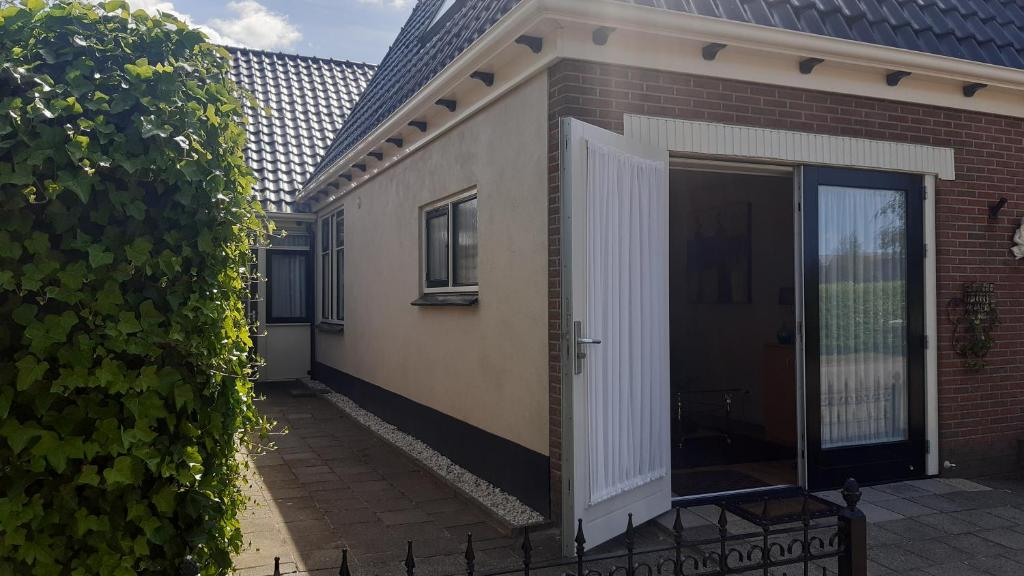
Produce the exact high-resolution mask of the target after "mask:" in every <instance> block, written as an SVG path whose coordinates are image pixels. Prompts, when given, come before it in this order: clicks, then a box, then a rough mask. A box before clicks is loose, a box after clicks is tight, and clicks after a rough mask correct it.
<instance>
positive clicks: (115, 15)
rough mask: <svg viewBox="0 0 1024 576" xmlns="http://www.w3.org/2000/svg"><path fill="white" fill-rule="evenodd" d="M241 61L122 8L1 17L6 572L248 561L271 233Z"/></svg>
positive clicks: (0, 332) (112, 572) (2, 539)
mask: <svg viewBox="0 0 1024 576" xmlns="http://www.w3.org/2000/svg"><path fill="white" fill-rule="evenodd" d="M228 57H229V56H228V54H227V53H226V52H225V51H223V49H221V48H218V47H216V46H213V45H210V44H208V43H207V41H206V39H205V37H204V36H202V35H201V34H200V33H199V32H197V31H196V30H194V29H190V28H189V27H188V26H186V25H185V24H184V23H182V22H181V21H179V20H177V19H175V18H174V17H172V16H170V15H162V16H159V17H151V16H148V15H147V14H146V13H144V12H141V11H136V12H132V11H130V8H129V7H128V6H127V4H126V3H125V2H123V1H121V0H112V1H108V2H102V3H100V4H98V5H93V4H88V3H78V2H73V1H70V0H54V1H51V2H44V0H17V1H16V2H14V3H13V4H12V3H11V2H0V574H5V575H6V574H17V575H39V576H43V575H54V576H56V575H61V576H63V575H69V576H79V575H91V574H97V575H100V574H102V575H103V576H128V575H133V574H174V573H176V571H177V569H178V566H179V565H180V564H181V562H182V559H183V558H184V557H185V556H186V555H192V556H193V557H194V558H195V560H196V561H198V563H199V564H200V565H201V566H203V567H204V568H203V573H204V574H221V573H226V572H227V571H228V569H229V567H230V565H231V558H230V556H231V553H232V552H233V551H236V550H238V549H239V547H240V546H241V544H242V536H241V533H240V531H239V525H238V519H237V517H238V515H239V512H240V511H241V509H242V507H243V506H244V504H245V500H244V497H243V494H242V492H241V490H240V476H241V475H242V473H243V472H244V470H243V466H244V464H243V462H244V461H243V460H242V459H241V458H239V452H240V451H241V450H244V449H246V448H247V447H249V446H250V445H251V443H252V442H258V441H259V438H260V437H261V434H262V433H263V432H265V430H266V422H265V421H264V420H263V419H262V418H261V417H260V416H259V415H258V414H257V413H256V411H255V410H254V407H253V402H252V401H253V396H252V394H253V393H252V385H251V376H252V374H253V369H252V366H251V364H250V348H251V341H250V336H249V329H248V326H247V321H246V316H245V310H244V299H245V297H246V288H247V282H248V280H249V279H248V277H247V274H248V266H249V263H250V258H251V255H250V246H252V245H254V244H255V243H257V242H260V241H262V239H263V234H264V233H265V227H266V224H265V219H264V217H263V215H262V213H261V211H260V208H259V205H258V204H257V203H256V202H255V201H254V200H253V199H252V196H251V189H252V184H253V178H252V174H251V171H250V170H249V168H248V167H247V166H246V164H245V162H244V159H243V155H242V149H243V145H244V140H245V136H244V132H243V129H242V127H241V126H240V124H241V122H242V110H241V106H240V103H239V101H238V100H237V98H236V96H235V95H233V89H232V85H231V83H230V81H229V79H228V72H229V68H228V66H229V62H228Z"/></svg>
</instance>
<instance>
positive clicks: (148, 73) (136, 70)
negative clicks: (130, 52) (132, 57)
mask: <svg viewBox="0 0 1024 576" xmlns="http://www.w3.org/2000/svg"><path fill="white" fill-rule="evenodd" d="M124 69H125V71H126V72H128V74H130V75H132V76H134V77H135V78H139V79H143V80H145V79H149V78H152V77H153V67H152V66H150V65H149V60H148V59H146V58H139V59H138V60H136V61H135V63H134V64H125V65H124Z"/></svg>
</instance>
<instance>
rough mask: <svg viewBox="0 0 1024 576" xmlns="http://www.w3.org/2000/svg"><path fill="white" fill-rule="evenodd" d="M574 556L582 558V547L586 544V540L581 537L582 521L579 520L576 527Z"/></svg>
mask: <svg viewBox="0 0 1024 576" xmlns="http://www.w3.org/2000/svg"><path fill="white" fill-rule="evenodd" d="M575 542H576V555H577V556H579V557H581V558H582V557H583V545H584V544H586V543H587V538H586V537H585V536H584V535H583V519H582V518H580V519H579V521H578V524H577V525H576V540H575Z"/></svg>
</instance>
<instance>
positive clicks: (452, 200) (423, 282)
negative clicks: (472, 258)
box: [419, 186, 480, 294]
mask: <svg viewBox="0 0 1024 576" xmlns="http://www.w3.org/2000/svg"><path fill="white" fill-rule="evenodd" d="M473 197H476V199H477V265H478V267H477V275H478V276H477V283H476V284H473V285H471V286H453V285H452V283H453V282H454V281H455V258H454V256H455V211H454V210H453V207H454V205H455V204H458V203H460V202H464V201H466V200H469V199H471V198H473ZM443 206H447V207H448V286H438V287H433V288H431V287H428V286H427V213H429V212H430V211H432V210H435V209H437V208H441V207H443ZM479 210H480V195H479V194H478V193H477V189H476V187H475V186H474V187H473V188H469V189H468V190H464V191H462V192H459V193H457V194H454V195H452V196H448V197H447V198H445V199H443V200H438V201H437V202H433V203H431V204H427V205H425V206H423V207H422V208H420V214H419V219H420V290H422V291H423V293H424V294H453V293H470V294H473V293H477V292H479V291H480V278H479V270H480V268H479V261H480V244H479V242H480V235H479V234H480V212H479Z"/></svg>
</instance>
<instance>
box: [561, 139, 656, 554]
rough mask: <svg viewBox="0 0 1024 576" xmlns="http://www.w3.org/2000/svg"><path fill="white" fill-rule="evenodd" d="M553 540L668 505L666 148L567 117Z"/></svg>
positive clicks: (599, 535) (637, 519) (641, 517)
mask: <svg viewBox="0 0 1024 576" xmlns="http://www.w3.org/2000/svg"><path fill="white" fill-rule="evenodd" d="M561 147H562V150H561V152H562V155H561V159H562V191H563V193H562V200H563V206H562V210H563V211H564V214H563V220H562V223H563V229H562V241H563V242H567V243H568V245H567V246H564V247H563V251H562V254H563V259H564V260H565V262H564V263H563V278H566V279H567V281H568V282H569V283H570V286H563V290H565V291H567V292H568V294H570V295H571V300H569V301H568V305H567V306H566V309H565V310H564V311H563V330H565V329H566V328H567V332H568V333H567V334H566V337H565V340H564V342H563V346H564V351H565V352H566V354H565V355H564V356H563V358H566V357H567V358H568V360H569V364H571V365H570V366H567V367H566V368H567V369H568V370H567V373H568V374H571V378H567V380H566V381H567V383H568V382H569V381H571V389H570V390H563V409H564V410H565V414H566V420H565V423H564V425H565V427H566V430H565V433H564V436H563V438H564V442H563V451H564V452H566V456H567V458H566V460H565V461H566V462H571V469H566V470H565V471H564V473H565V474H566V475H568V483H567V486H566V487H565V488H566V489H565V491H564V492H563V494H564V497H565V499H566V504H567V506H566V508H565V509H564V513H565V514H566V518H565V520H566V521H565V522H563V526H564V527H565V529H564V530H563V536H565V537H564V538H563V543H564V544H565V547H566V552H567V553H571V550H572V546H573V537H574V529H575V525H576V522H575V521H573V520H574V519H576V520H578V521H579V522H582V527H583V531H584V534H585V536H586V546H587V548H590V547H592V546H596V545H598V544H600V543H602V542H604V541H606V540H608V539H610V538H613V537H615V536H617V535H619V534H621V533H622V532H623V531H624V530H625V527H626V522H627V515H628V514H632V515H633V522H634V523H635V524H639V523H641V522H646V521H647V520H650V519H651V518H654V517H655V516H658V515H659V514H661V513H663V512H666V511H668V510H669V509H670V508H671V499H672V494H671V461H670V460H671V459H670V452H669V436H670V434H669V383H670V380H669V361H670V358H669V245H668V238H669V235H668V225H669V220H668V218H669V211H668V152H667V151H666V150H658V149H655V148H653V147H651V146H649V145H646V144H642V143H639V142H636V141H633V140H629V139H627V138H625V137H623V136H621V135H619V134H615V133H613V132H609V131H607V130H602V129H600V128H597V127H595V126H591V125H588V124H586V123H583V122H580V121H578V120H574V119H564V120H563V121H562V124H561Z"/></svg>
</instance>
